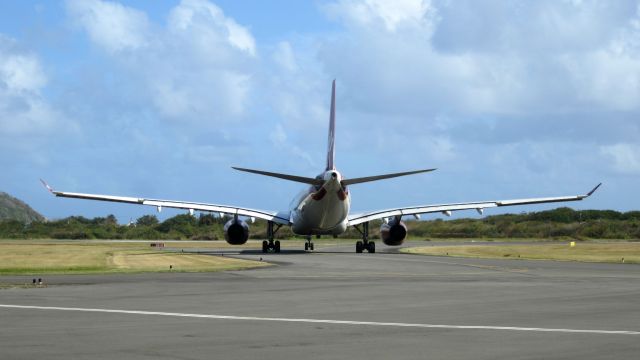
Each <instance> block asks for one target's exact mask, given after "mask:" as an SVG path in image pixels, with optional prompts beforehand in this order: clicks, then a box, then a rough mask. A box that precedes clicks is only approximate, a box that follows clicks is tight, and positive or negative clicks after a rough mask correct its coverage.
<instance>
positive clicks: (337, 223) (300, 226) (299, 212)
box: [292, 196, 350, 235]
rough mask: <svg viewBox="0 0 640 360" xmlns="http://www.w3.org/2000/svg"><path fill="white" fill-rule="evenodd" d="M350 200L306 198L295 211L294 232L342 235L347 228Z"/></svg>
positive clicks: (326, 197)
mask: <svg viewBox="0 0 640 360" xmlns="http://www.w3.org/2000/svg"><path fill="white" fill-rule="evenodd" d="M349 204H350V198H349V197H347V198H346V199H345V200H340V199H339V198H338V197H337V196H335V197H333V196H325V197H324V198H323V199H322V200H313V199H312V198H311V196H308V197H307V198H305V199H304V200H303V201H302V202H301V204H300V205H299V206H298V207H297V208H296V209H295V210H294V222H293V226H292V230H293V232H294V233H296V234H298V235H326V234H335V235H337V234H341V233H343V232H345V231H346V228H347V215H348V214H349Z"/></svg>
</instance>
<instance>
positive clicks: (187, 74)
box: [68, 0, 257, 128]
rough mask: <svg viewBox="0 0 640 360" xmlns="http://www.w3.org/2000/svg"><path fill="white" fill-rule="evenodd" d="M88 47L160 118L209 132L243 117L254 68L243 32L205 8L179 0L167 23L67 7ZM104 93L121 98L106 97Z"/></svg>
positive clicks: (136, 14)
mask: <svg viewBox="0 0 640 360" xmlns="http://www.w3.org/2000/svg"><path fill="white" fill-rule="evenodd" d="M68 4H69V6H68V8H69V15H70V16H72V17H75V18H79V19H81V21H80V23H81V25H82V28H83V29H85V30H86V31H87V33H88V34H89V35H90V38H91V40H92V41H93V42H94V43H95V44H96V45H97V46H99V47H101V48H104V49H105V50H106V52H107V53H109V54H111V55H112V56H113V57H112V61H113V62H114V63H116V64H118V65H119V67H118V68H116V69H115V71H117V72H121V71H122V70H124V73H119V75H118V78H119V79H126V80H129V82H127V81H120V82H119V83H120V84H125V85H121V86H129V87H132V88H134V89H137V90H132V91H135V92H136V93H137V95H138V97H139V98H140V99H143V101H145V103H143V104H140V106H141V107H147V106H148V105H150V106H151V107H152V108H153V109H155V111H156V112H157V114H158V115H159V116H160V118H162V119H165V120H170V121H172V122H177V123H180V124H193V125H196V126H198V127H205V128H213V127H215V126H216V125H218V124H220V123H229V122H234V121H236V120H237V119H239V118H241V117H242V116H244V115H245V113H246V111H247V105H248V99H249V93H250V91H251V89H252V86H253V85H252V81H253V79H252V76H253V73H254V71H255V64H256V61H257V59H256V56H255V55H256V44H255V40H254V38H253V36H252V35H251V33H250V32H249V30H248V29H247V28H246V27H244V26H241V25H239V24H238V23H236V22H235V21H234V20H233V19H231V18H229V17H227V16H225V14H224V13H223V11H222V10H221V9H220V8H219V7H217V6H216V5H214V4H212V3H211V2H209V1H206V0H183V1H182V2H180V3H179V4H178V5H177V6H175V7H174V8H173V9H172V10H171V11H170V13H169V16H168V19H167V23H166V25H165V26H162V24H153V23H150V21H149V20H148V18H147V16H146V14H145V13H143V12H141V11H139V10H136V9H134V8H131V7H128V6H124V5H121V4H118V3H114V2H110V1H101V0H91V1H77V2H76V1H70V2H69V3H68ZM112 91H121V89H113V90H112Z"/></svg>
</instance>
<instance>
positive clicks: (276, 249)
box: [274, 240, 280, 253]
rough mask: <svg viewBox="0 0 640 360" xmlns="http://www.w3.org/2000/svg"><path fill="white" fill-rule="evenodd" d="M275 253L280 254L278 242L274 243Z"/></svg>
mask: <svg viewBox="0 0 640 360" xmlns="http://www.w3.org/2000/svg"><path fill="white" fill-rule="evenodd" d="M274 250H275V252H277V253H279V252H280V240H276V242H275V249H274Z"/></svg>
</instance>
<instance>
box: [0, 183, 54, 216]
mask: <svg viewBox="0 0 640 360" xmlns="http://www.w3.org/2000/svg"><path fill="white" fill-rule="evenodd" d="M0 220H18V221H20V222H23V223H31V222H34V221H44V220H45V218H44V216H42V215H40V214H39V213H38V212H37V211H35V210H33V209H32V208H31V207H30V206H29V205H27V204H25V203H24V202H23V201H21V200H19V199H16V198H14V197H13V196H11V195H9V194H7V193H5V192H1V191H0Z"/></svg>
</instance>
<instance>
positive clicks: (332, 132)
mask: <svg viewBox="0 0 640 360" xmlns="http://www.w3.org/2000/svg"><path fill="white" fill-rule="evenodd" d="M335 139H336V80H335V79H334V80H333V84H332V85H331V112H330V115H329V145H328V146H327V170H335V168H336V167H335V165H334V164H333V159H334V155H335V147H334V144H335Z"/></svg>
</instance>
